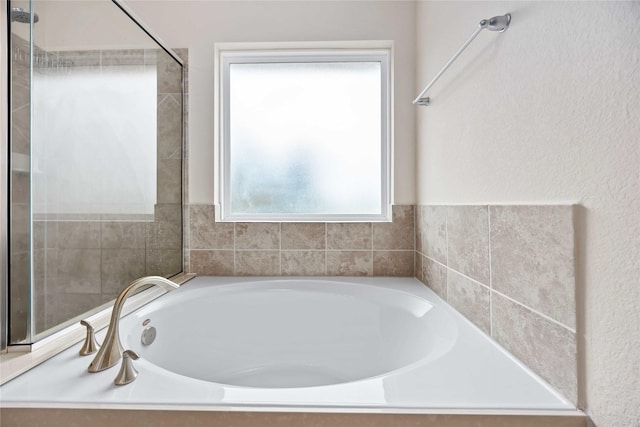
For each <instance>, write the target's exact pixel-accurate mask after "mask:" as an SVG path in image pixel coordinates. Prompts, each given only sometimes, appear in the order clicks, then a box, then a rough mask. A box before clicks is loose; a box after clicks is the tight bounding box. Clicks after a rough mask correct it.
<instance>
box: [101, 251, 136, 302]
mask: <svg viewBox="0 0 640 427" xmlns="http://www.w3.org/2000/svg"><path fill="white" fill-rule="evenodd" d="M145 274H146V251H145V250H144V248H143V249H103V250H102V266H101V279H102V287H101V291H102V293H105V294H117V293H119V292H120V291H121V290H122V289H124V288H125V286H127V285H128V284H129V283H131V282H133V281H134V280H136V279H138V278H140V277H143V276H144V275H145Z"/></svg>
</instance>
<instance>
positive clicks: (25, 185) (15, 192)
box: [11, 171, 30, 204]
mask: <svg viewBox="0 0 640 427" xmlns="http://www.w3.org/2000/svg"><path fill="white" fill-rule="evenodd" d="M29 185H30V182H29V174H26V173H24V172H15V171H13V172H11V203H23V204H26V203H29V194H30V188H29Z"/></svg>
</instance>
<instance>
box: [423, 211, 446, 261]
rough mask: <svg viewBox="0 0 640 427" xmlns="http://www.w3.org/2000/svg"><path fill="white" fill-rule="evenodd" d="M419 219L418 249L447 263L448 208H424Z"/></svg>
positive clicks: (432, 257)
mask: <svg viewBox="0 0 640 427" xmlns="http://www.w3.org/2000/svg"><path fill="white" fill-rule="evenodd" d="M420 214H421V215H420V217H419V218H417V221H416V222H417V224H418V230H419V232H420V237H419V239H418V240H419V241H420V243H421V246H419V247H416V249H418V250H421V251H422V253H423V254H424V255H426V256H428V257H429V258H431V259H434V260H436V261H438V262H441V263H443V264H446V263H447V207H446V206H422V207H421V209H420Z"/></svg>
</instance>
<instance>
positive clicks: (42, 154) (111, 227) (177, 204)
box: [3, 0, 184, 345]
mask: <svg viewBox="0 0 640 427" xmlns="http://www.w3.org/2000/svg"><path fill="white" fill-rule="evenodd" d="M7 20H8V21H9V22H8V27H9V37H8V44H9V46H8V49H7V52H8V54H7V62H8V67H9V73H8V76H9V77H8V79H9V88H10V89H9V108H8V110H9V118H8V124H9V126H8V127H9V132H8V140H9V144H8V145H9V147H8V148H9V150H8V151H9V152H8V155H7V158H8V167H7V169H8V170H7V175H8V180H7V181H8V203H7V208H6V212H7V214H8V220H7V224H8V251H7V252H8V254H7V257H6V258H7V265H8V274H7V276H8V284H7V285H6V288H5V289H3V295H4V296H5V298H4V300H5V301H6V302H7V304H6V307H5V311H6V313H5V316H6V317H7V319H5V321H4V322H3V325H4V326H3V335H4V338H5V341H6V343H7V344H8V345H21V344H27V345H28V344H32V343H33V342H35V341H37V340H39V339H41V338H43V337H46V336H48V335H50V334H52V333H53V332H56V331H58V330H60V329H62V328H64V327H65V326H68V325H69V324H71V323H73V322H76V321H78V319H80V318H82V317H85V316H87V315H89V314H90V313H93V312H95V311H97V310H98V309H101V308H103V307H105V306H107V305H108V304H109V302H110V301H111V300H113V299H114V298H115V296H116V295H117V294H118V293H119V292H120V290H122V289H123V288H124V287H125V286H126V285H128V284H129V283H130V282H131V281H133V280H134V279H136V278H139V277H141V276H147V275H156V276H163V277H171V276H174V275H176V274H179V273H181V272H182V267H183V264H182V260H183V225H182V224H183V221H182V215H183V184H182V183H183V114H184V113H183V97H184V93H183V80H184V79H183V77H184V61H183V60H182V59H181V58H180V56H179V55H178V54H177V53H176V52H174V51H172V50H170V49H167V48H165V47H163V46H162V45H160V44H159V42H158V41H157V39H156V38H154V37H153V36H152V35H151V34H150V33H149V32H148V31H147V30H146V29H145V28H144V27H142V26H141V25H139V24H138V23H137V22H136V21H135V19H134V18H133V17H132V16H130V13H129V12H128V11H127V9H126V8H125V7H124V6H123V5H122V4H121V3H119V2H117V1H110V0H92V1H64V0H54V1H51V0H31V1H9V2H7ZM180 53H181V54H182V56H184V52H180Z"/></svg>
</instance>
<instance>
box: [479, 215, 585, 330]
mask: <svg viewBox="0 0 640 427" xmlns="http://www.w3.org/2000/svg"><path fill="white" fill-rule="evenodd" d="M490 214H491V275H492V277H491V279H492V286H493V288H494V289H496V290H498V291H500V292H502V293H504V294H506V295H508V296H509V297H511V298H513V299H515V300H516V301H518V302H521V303H523V304H524V305H526V306H528V307H531V308H533V309H535V310H537V311H539V312H541V313H543V314H546V315H547V316H549V317H551V318H553V319H555V320H557V321H558V322H560V323H562V324H564V325H567V326H569V327H570V328H575V326H576V303H575V274H574V239H573V210H572V207H571V206H492V207H491V208H490Z"/></svg>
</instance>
